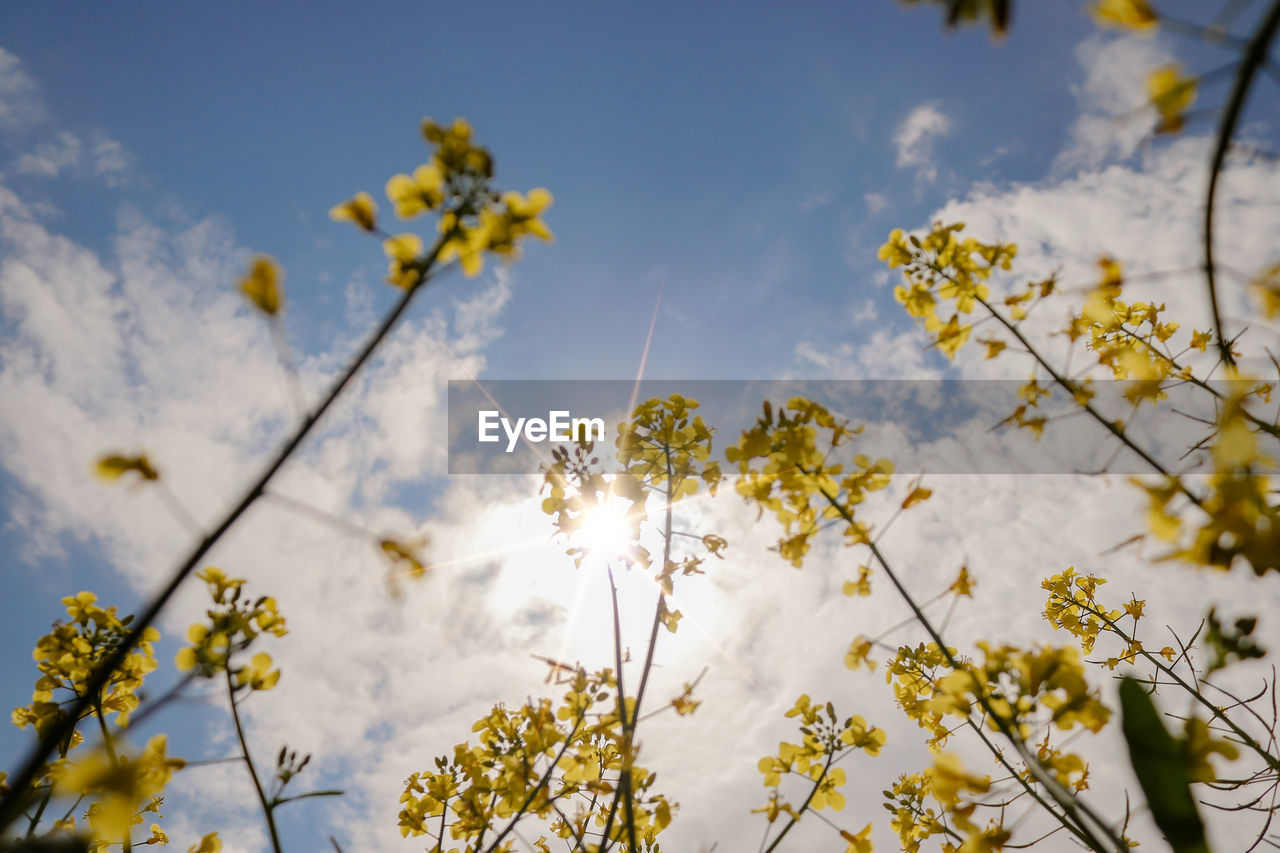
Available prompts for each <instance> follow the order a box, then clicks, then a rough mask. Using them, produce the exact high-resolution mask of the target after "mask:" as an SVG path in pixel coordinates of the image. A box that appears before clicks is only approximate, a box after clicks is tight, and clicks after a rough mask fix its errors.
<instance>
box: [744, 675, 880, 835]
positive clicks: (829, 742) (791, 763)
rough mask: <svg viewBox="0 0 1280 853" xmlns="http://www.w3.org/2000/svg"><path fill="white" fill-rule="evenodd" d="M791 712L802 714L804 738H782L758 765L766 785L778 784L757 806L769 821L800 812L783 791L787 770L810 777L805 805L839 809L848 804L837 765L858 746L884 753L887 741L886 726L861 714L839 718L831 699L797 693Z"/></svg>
mask: <svg viewBox="0 0 1280 853" xmlns="http://www.w3.org/2000/svg"><path fill="white" fill-rule="evenodd" d="M786 715H787V716H788V717H797V718H799V721H800V723H801V726H800V734H801V735H802V738H801V741H800V743H788V742H786V741H783V742H781V743H779V744H778V750H777V753H776V754H774V755H766V756H765V757H764V758H761V759H760V761H759V762H758V763H757V765H756V766H757V768H758V769H759V771H760V772H761V774H763V775H764V784H765V787H766V788H772V789H773V790H772V791H770V793H769V801H768V802H767V803H765V805H764V806H762V807H760V808H758V809H752V811H753V812H754V813H757V814H764V815H765V817H766V818H767V819H768V821H769V822H770V823H773V822H774V821H776V820H777V819H778V816H779V815H780V814H783V813H785V814H788V815H790V816H791V817H792V818H796V817H797V816H798V813H799V810H798V809H797V808H796V807H795V806H792V805H791V804H789V803H788V802H787V801H786V800H784V799H783V798H782V794H781V791H780V787H781V785H782V780H783V779H784V778H785V777H787V776H797V777H800V778H804V779H807V780H808V781H809V783H810V785H809V790H808V792H807V799H806V801H805V802H806V803H807V805H806V806H804V807H805V808H812V809H815V810H822V809H825V808H831V809H832V810H833V811H840V810H841V809H843V808H844V806H845V796H844V794H843V793H841V791H840V786H841V785H843V784H844V783H845V782H846V781H847V777H846V776H845V772H844V770H843V769H842V768H840V767H833V766H832V765H833V764H834V762H835V761H836V760H838V759H839V758H840V757H841V756H843V755H844V754H845V753H847V752H849V751H850V750H854V749H861V750H862V751H864V752H866V753H867V754H868V755H873V756H874V755H879V754H880V749H881V748H882V747H883V746H884V744H885V734H884V732H883V731H881V730H880V729H877V728H876V727H875V726H870V725H868V724H867V721H866V720H865V719H863V718H862V717H860V716H857V715H854V716H851V717H847V718H846V719H844V720H843V721H842V720H840V719H839V718H838V717H837V716H836V710H835V706H834V705H833V704H832V703H830V702H827V703H825V704H822V703H819V704H814V703H813V702H812V701H811V700H810V698H809V695H808V694H807V693H806V694H803V695H801V696H800V697H799V698H798V699H796V703H795V705H793V706H792V707H791V709H790V710H788V711H787V714H786Z"/></svg>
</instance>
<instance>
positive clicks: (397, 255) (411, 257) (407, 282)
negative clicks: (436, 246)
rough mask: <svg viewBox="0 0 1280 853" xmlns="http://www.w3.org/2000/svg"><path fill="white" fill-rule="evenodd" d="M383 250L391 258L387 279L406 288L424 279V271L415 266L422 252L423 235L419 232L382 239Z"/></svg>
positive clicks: (397, 285)
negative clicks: (418, 233)
mask: <svg viewBox="0 0 1280 853" xmlns="http://www.w3.org/2000/svg"><path fill="white" fill-rule="evenodd" d="M382 250H383V251H384V252H386V253H387V257H388V258H390V259H391V265H390V267H388V271H387V281H389V282H390V283H391V284H394V285H395V286H396V287H403V288H404V289H406V290H408V289H409V288H411V287H415V286H416V285H417V284H418V282H420V281H422V271H421V270H419V269H418V268H417V267H416V266H415V264H416V262H417V260H418V256H419V255H420V254H421V253H422V238H421V237H419V236H418V235H417V234H397V235H395V236H394V237H388V238H387V239H386V240H383V241H382ZM441 254H442V255H443V253H441Z"/></svg>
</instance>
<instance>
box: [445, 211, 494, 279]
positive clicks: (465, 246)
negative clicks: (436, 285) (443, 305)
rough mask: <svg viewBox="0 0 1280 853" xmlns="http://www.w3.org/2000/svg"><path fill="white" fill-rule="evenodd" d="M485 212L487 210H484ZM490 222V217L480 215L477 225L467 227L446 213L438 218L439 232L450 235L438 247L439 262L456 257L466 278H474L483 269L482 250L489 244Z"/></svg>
mask: <svg viewBox="0 0 1280 853" xmlns="http://www.w3.org/2000/svg"><path fill="white" fill-rule="evenodd" d="M486 212H487V210H486ZM490 224H492V217H491V216H490V217H481V224H480V226H479V227H475V228H472V227H468V226H466V225H462V224H458V223H457V218H456V217H455V216H453V215H452V214H447V215H445V216H442V217H441V218H440V232H441V233H442V234H449V233H450V232H452V234H451V236H450V237H449V238H448V239H447V240H446V241H445V244H444V245H443V246H442V247H441V248H440V262H441V263H448V262H449V261H451V260H453V259H454V258H457V259H458V266H460V267H462V273H463V275H465V276H466V277H467V278H475V277H476V276H477V275H479V274H480V271H481V270H482V269H484V255H483V252H484V250H485V249H486V248H488V246H489V237H488V233H487V228H486V226H487V225H490Z"/></svg>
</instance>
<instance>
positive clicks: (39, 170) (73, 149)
mask: <svg viewBox="0 0 1280 853" xmlns="http://www.w3.org/2000/svg"><path fill="white" fill-rule="evenodd" d="M128 164H129V158H128V156H127V155H126V154H125V152H124V148H123V146H121V145H120V143H119V142H117V141H116V140H114V139H111V138H110V137H109V136H107V135H106V134H104V133H101V132H95V133H94V134H93V135H92V138H91V140H90V142H89V144H87V145H86V144H85V142H84V141H83V140H81V138H80V137H79V136H76V135H75V134H74V133H72V132H71V131H69V130H61V131H58V133H57V134H56V135H55V137H54V138H53V139H52V140H50V141H48V142H43V143H41V144H39V145H37V146H36V147H35V148H34V149H32V150H31V151H28V152H26V153H24V154H22V155H21V156H20V157H18V159H17V160H16V161H14V164H13V168H14V171H16V172H17V173H18V174H20V175H30V176H34V177H41V178H56V177H58V175H60V174H62V173H64V172H68V171H76V172H81V173H84V174H91V175H94V176H96V177H99V178H101V179H103V180H104V181H105V182H106V183H107V185H108V186H117V185H119V183H120V182H121V180H122V176H123V173H124V171H125V169H126V167H127V166H128Z"/></svg>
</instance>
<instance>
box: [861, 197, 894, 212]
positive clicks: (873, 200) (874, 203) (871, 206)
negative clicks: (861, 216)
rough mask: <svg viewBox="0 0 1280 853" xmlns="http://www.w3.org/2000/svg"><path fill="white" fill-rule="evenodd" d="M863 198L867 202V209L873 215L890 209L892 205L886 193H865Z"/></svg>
mask: <svg viewBox="0 0 1280 853" xmlns="http://www.w3.org/2000/svg"><path fill="white" fill-rule="evenodd" d="M862 200H863V201H865V202H866V203H867V211H868V212H869V213H871V214H873V215H874V214H877V213H880V212H881V211H884V210H888V209H889V207H891V206H892V203H891V202H890V201H889V199H888V198H886V197H885V195H884V193H863V195H862Z"/></svg>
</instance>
